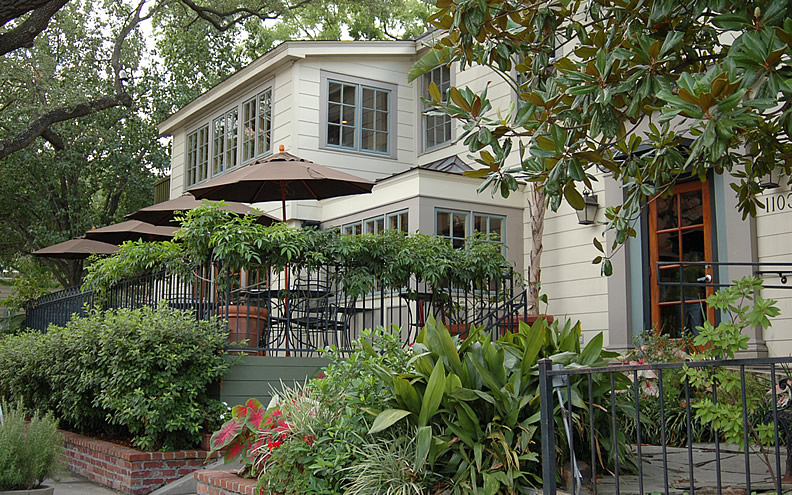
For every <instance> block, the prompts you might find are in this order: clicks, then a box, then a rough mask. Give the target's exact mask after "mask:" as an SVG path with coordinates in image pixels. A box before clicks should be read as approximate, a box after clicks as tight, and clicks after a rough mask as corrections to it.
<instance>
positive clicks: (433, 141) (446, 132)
mask: <svg viewBox="0 0 792 495" xmlns="http://www.w3.org/2000/svg"><path fill="white" fill-rule="evenodd" d="M432 83H435V84H436V85H437V88H438V89H439V90H440V94H442V95H443V100H445V97H446V92H447V91H448V89H449V88H450V87H451V69H450V68H449V67H448V66H442V67H437V68H436V69H433V70H431V71H430V72H427V73H426V74H424V75H423V82H422V84H421V85H422V86H423V88H422V92H423V97H424V98H426V99H431V96H429V87H430V86H431V85H432ZM430 109H431V106H430V105H426V104H424V107H423V110H424V112H428V111H430ZM423 132H424V143H423V144H424V150H431V149H432V148H436V147H438V146H441V145H443V144H445V143H448V142H450V141H451V116H450V115H424V116H423Z"/></svg>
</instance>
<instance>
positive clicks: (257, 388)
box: [220, 356, 328, 406]
mask: <svg viewBox="0 0 792 495" xmlns="http://www.w3.org/2000/svg"><path fill="white" fill-rule="evenodd" d="M230 359H231V360H232V362H234V360H235V359H237V358H235V357H232V358H230ZM327 363H328V360H327V359H322V358H301V357H268V356H244V357H242V358H239V361H236V362H234V364H233V366H232V367H231V370H230V371H229V372H228V373H226V375H225V376H224V377H223V382H222V386H221V389H220V400H222V401H224V402H227V403H228V405H229V406H234V405H237V404H244V403H245V401H247V400H248V399H250V398H256V399H258V400H260V401H261V402H262V403H263V404H264V405H265V406H266V405H267V403H268V402H269V400H270V398H271V392H272V390H273V389H274V390H278V389H280V388H281V382H283V384H284V385H286V386H294V385H295V384H296V383H299V384H302V383H305V381H306V380H307V379H310V378H312V377H313V376H314V375H316V373H317V372H318V371H319V370H320V368H321V367H322V366H325V365H326V364H327Z"/></svg>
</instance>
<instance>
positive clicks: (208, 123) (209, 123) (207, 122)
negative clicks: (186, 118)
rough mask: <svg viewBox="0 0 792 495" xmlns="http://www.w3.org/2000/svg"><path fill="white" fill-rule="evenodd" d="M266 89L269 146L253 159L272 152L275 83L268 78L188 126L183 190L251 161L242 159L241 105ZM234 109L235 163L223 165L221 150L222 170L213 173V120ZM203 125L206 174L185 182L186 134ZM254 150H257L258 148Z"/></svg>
mask: <svg viewBox="0 0 792 495" xmlns="http://www.w3.org/2000/svg"><path fill="white" fill-rule="evenodd" d="M267 91H269V92H270V107H269V110H270V143H269V145H270V148H269V150H267V151H265V152H264V153H257V154H256V156H255V158H254V159H258V158H261V157H263V156H267V155H269V154H271V153H272V150H273V139H272V134H273V131H274V129H275V84H274V80H273V79H269V80H268V81H267V82H266V83H265V84H262V85H261V86H258V89H256V91H251V92H248V93H245V98H243V99H241V100H240V101H239V102H238V103H237V104H236V105H233V106H229V107H225V109H224V110H223V111H222V112H213V113H212V114H211V115H209V116H208V117H207V118H205V119H202V120H201V121H200V123H198V124H195V125H194V126H191V127H189V128H188V129H190V130H189V131H188V132H186V133H185V137H184V174H183V175H184V190H185V191H188V190H189V189H190V188H191V187H193V186H195V185H197V184H200V183H202V182H204V181H206V180H208V179H212V178H214V177H219V176H221V175H223V174H225V173H227V172H229V171H231V170H236V169H237V168H239V167H240V166H242V165H243V164H246V163H250V162H251V161H252V160H247V161H244V162H243V161H242V142H243V139H244V136H243V134H242V133H243V132H244V127H245V126H244V122H243V121H242V117H243V111H242V108H243V105H244V104H245V103H247V102H249V101H250V100H251V99H255V100H256V102H257V103H258V98H259V97H260V96H261V95H262V94H264V93H266V92H267ZM234 110H236V112H237V133H236V134H237V137H236V153H235V154H236V165H234V166H233V167H230V168H229V167H227V166H226V165H225V159H226V157H225V151H224V152H223V170H222V171H221V172H219V173H216V174H214V173H212V160H213V158H214V122H215V120H217V119H219V118H221V117H222V118H226V117H227V115H228V114H229V113H230V112H233V111H234ZM256 118H258V115H257V116H256ZM203 127H208V128H209V146H208V148H207V157H208V163H207V175H206V178H205V179H204V180H202V181H198V182H195V183H193V184H187V153H188V150H187V136H189V135H191V134H193V133H195V132H197V131H198V130H199V129H201V128H203ZM256 151H258V149H257V150H256Z"/></svg>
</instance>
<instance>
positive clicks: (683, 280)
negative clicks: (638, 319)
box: [649, 181, 714, 338]
mask: <svg viewBox="0 0 792 495" xmlns="http://www.w3.org/2000/svg"><path fill="white" fill-rule="evenodd" d="M649 251H650V259H651V267H650V273H651V283H650V286H651V306H652V310H651V312H652V325H653V327H654V328H655V329H656V330H657V331H659V332H660V333H663V334H667V335H669V336H671V337H677V338H678V337H681V336H682V335H683V334H684V333H686V332H695V328H696V327H697V326H700V325H702V324H703V322H704V320H705V318H706V319H708V320H710V321H712V320H713V317H714V312H713V311H708V310H707V303H706V299H707V296H709V295H710V294H712V292H713V289H712V287H697V286H689V285H686V284H696V283H701V282H703V281H705V277H706V276H707V275H709V276H710V277H711V276H712V266H711V265H706V264H696V265H690V264H686V263H687V262H705V261H712V229H711V224H710V198H709V187H708V184H707V183H702V182H700V181H694V182H689V183H685V184H679V185H676V186H674V189H673V194H672V195H671V196H667V197H658V198H655V199H654V200H653V201H652V202H651V203H650V204H649ZM658 262H665V263H664V264H663V265H662V266H661V267H659V268H658V266H657V264H658Z"/></svg>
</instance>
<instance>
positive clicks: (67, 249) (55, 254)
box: [32, 237, 118, 259]
mask: <svg viewBox="0 0 792 495" xmlns="http://www.w3.org/2000/svg"><path fill="white" fill-rule="evenodd" d="M116 251H118V246H115V245H113V244H108V243H106V242H100V241H94V240H92V239H85V238H84V237H78V238H77V239H69V240H68V241H64V242H59V243H58V244H53V245H52V246H49V247H45V248H43V249H39V250H38V251H33V253H32V254H33V255H34V256H41V257H46V258H63V259H84V258H87V257H88V256H90V255H92V254H113V253H115V252H116Z"/></svg>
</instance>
